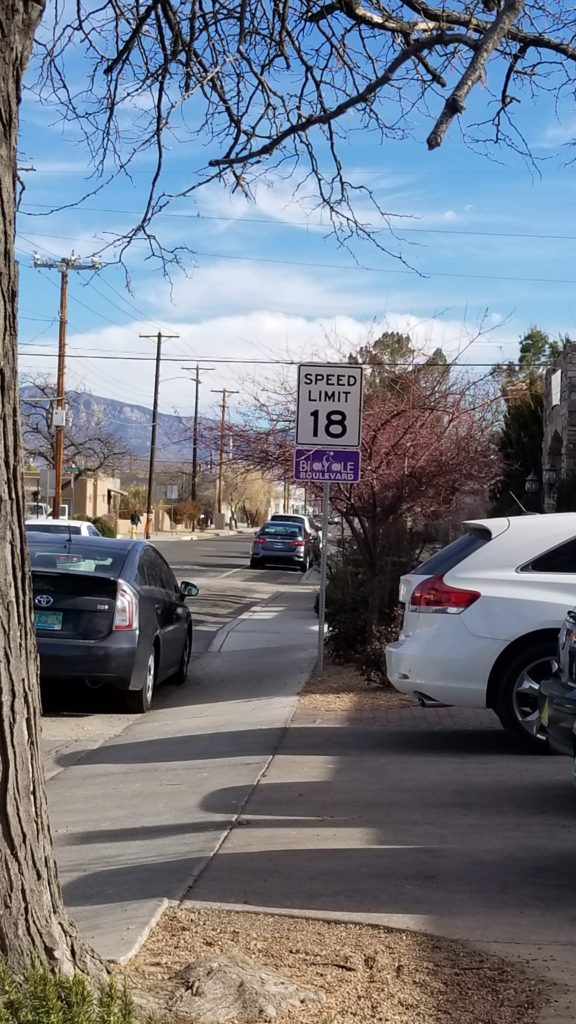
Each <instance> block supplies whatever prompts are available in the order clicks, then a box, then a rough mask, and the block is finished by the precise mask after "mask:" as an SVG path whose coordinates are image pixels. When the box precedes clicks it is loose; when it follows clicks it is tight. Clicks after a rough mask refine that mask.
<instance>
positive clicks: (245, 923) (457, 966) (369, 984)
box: [128, 907, 545, 1024]
mask: <svg viewBox="0 0 576 1024" xmlns="http://www.w3.org/2000/svg"><path fill="white" fill-rule="evenodd" d="M231 951H240V952H242V953H244V954H245V955H246V956H249V957H251V958H252V959H254V960H256V961H258V962H259V963H261V964H263V965H265V966H266V967H269V968H272V969H275V970H279V971H281V972H282V973H283V974H285V975H286V976H287V977H289V978H290V979H292V980H293V981H295V982H297V983H298V984H300V985H304V986H310V987H313V988H318V989H320V990H321V991H322V992H324V993H325V996H326V1001H325V1002H324V1003H323V1004H321V1005H313V1006H307V1007H303V1008H302V1009H301V1010H299V1011H298V1014H297V1018H296V1017H294V1016H292V1015H289V1016H287V1017H284V1018H283V1019H284V1020H286V1021H293V1020H296V1019H297V1020H298V1021H300V1022H301V1024H368V1022H369V1024H494V1022H496V1021H497V1022H498V1024H533V1022H535V1021H536V1020H537V1017H538V1014H539V1010H540V1007H541V1006H542V1003H543V1001H544V996H545V986H544V985H543V984H542V983H541V982H539V981H538V980H534V978H533V976H532V975H528V973H527V972H525V971H524V969H523V968H522V967H521V966H519V965H518V964H516V963H512V962H509V961H506V960H502V959H500V958H498V957H495V956H492V955H488V954H485V953H481V952H478V951H476V950H474V949H471V948H470V947H468V946H465V945H462V944H460V943H456V942H451V941H448V940H444V939H439V938H435V937H433V936H429V935H423V934H418V933H413V932H401V931H395V930H393V929H387V928H377V927H373V926H369V925H356V924H341V923H335V922H325V921H319V920H311V919H309V918H293V917H288V916H279V915H273V914H254V913H241V912H234V911H222V910H213V909H209V908H207V909H196V908H193V909H187V908H185V907H179V908H173V909H170V910H168V911H166V913H165V914H164V915H163V916H162V918H161V920H160V922H159V923H158V925H157V926H156V928H155V929H154V931H153V932H152V933H151V935H150V936H149V938H148V940H147V942H146V943H145V945H144V946H143V948H142V949H141V951H140V953H139V954H138V955H137V956H136V958H135V959H134V960H133V961H131V963H130V965H129V967H128V973H129V975H130V978H131V980H132V981H133V983H134V984H135V986H136V988H137V989H138V990H140V992H142V993H143V994H144V997H146V994H148V996H149V997H151V996H153V997H154V998H155V999H157V998H158V997H162V998H163V999H165V1000H168V999H169V998H170V997H171V996H172V995H173V994H174V992H175V991H176V990H177V987H178V980H177V977H176V976H177V974H178V972H179V971H181V970H182V969H183V968H184V967H185V966H187V965H188V964H189V963H190V962H191V961H193V960H195V959H196V958H198V957H202V956H206V955H209V956H213V955H216V954H219V953H225V952H231ZM254 1024H257V1022H256V1021H255V1022H254Z"/></svg>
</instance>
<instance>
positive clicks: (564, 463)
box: [542, 341, 576, 512]
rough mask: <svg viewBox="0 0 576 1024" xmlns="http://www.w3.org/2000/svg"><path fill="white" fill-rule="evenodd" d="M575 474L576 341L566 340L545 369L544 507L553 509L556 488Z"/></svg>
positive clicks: (546, 509)
mask: <svg viewBox="0 0 576 1024" xmlns="http://www.w3.org/2000/svg"><path fill="white" fill-rule="evenodd" d="M574 473H576V342H573V341H568V342H566V343H565V346H564V348H563V351H562V353H561V355H560V356H559V357H558V359H557V361H556V364H555V365H554V366H553V367H549V369H548V370H546V377H545V391H544V444H543V449H542V478H543V486H544V510H545V512H554V511H555V510H556V488H557V485H558V482H559V480H560V479H562V478H566V477H569V476H571V475H572V474H574Z"/></svg>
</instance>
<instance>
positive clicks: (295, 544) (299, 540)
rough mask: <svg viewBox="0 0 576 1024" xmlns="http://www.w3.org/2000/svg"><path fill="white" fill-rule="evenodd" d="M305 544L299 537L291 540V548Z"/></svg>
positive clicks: (301, 546)
mask: <svg viewBox="0 0 576 1024" xmlns="http://www.w3.org/2000/svg"><path fill="white" fill-rule="evenodd" d="M305 544H306V541H305V540H302V538H301V537H300V538H299V539H298V540H293V541H292V547H293V548H303V547H304V545H305Z"/></svg>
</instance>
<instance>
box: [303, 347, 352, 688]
mask: <svg viewBox="0 0 576 1024" xmlns="http://www.w3.org/2000/svg"><path fill="white" fill-rule="evenodd" d="M362 378H363V374H362V367H361V366H349V365H347V364H343V365H341V364H335V363H328V364H324V365H322V364H319V363H302V364H300V366H299V367H298V406H297V411H296V445H297V447H296V450H295V452H294V478H295V480H299V481H303V482H304V483H305V484H306V483H309V482H310V483H313V482H315V483H320V482H321V483H322V552H321V559H320V600H319V607H318V674H319V675H322V673H323V671H324V630H325V625H326V580H327V575H328V518H329V508H330V484H331V483H348V484H352V483H357V482H358V481H359V480H360V451H359V449H360V445H361V443H362V384H363V379H362Z"/></svg>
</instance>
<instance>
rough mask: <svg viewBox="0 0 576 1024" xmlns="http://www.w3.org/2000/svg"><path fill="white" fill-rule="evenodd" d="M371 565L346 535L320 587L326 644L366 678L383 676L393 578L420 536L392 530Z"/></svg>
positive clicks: (409, 560) (393, 620)
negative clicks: (387, 543) (386, 544)
mask: <svg viewBox="0 0 576 1024" xmlns="http://www.w3.org/2000/svg"><path fill="white" fill-rule="evenodd" d="M390 539H391V541H392V539H393V543H391V544H390V546H389V548H388V550H387V551H382V552H381V554H380V557H379V559H378V565H377V567H376V568H371V569H369V568H368V567H367V566H366V565H365V563H363V562H362V559H361V558H360V556H359V554H358V552H357V550H356V548H355V546H354V544H353V543H352V542H350V541H348V542H347V543H346V544H345V546H344V547H343V549H342V551H341V553H340V556H339V559H338V561H337V563H336V564H335V565H334V564H333V565H332V567H331V568H330V573H329V578H328V584H327V587H326V623H327V625H328V638H327V641H326V647H327V650H328V653H329V654H330V656H331V657H332V658H333V659H334V660H335V661H339V662H346V661H351V662H355V663H356V664H357V665H358V666H359V668H360V670H361V671H362V672H363V673H364V675H366V676H367V678H368V679H376V680H378V681H380V682H382V683H384V682H385V681H386V665H385V658H384V652H385V649H386V644H387V643H389V642H390V641H391V640H393V639H395V637H396V636H397V634H398V584H399V581H400V577H401V576H402V575H403V574H404V573H406V572H408V571H409V570H410V569H411V568H412V566H413V564H414V561H415V560H416V553H417V552H418V551H419V550H420V543H421V542H420V539H419V538H416V537H415V536H410V535H408V533H406V532H404V533H403V535H402V536H400V535H399V533H398V531H395V533H394V535H393V537H392V531H391V535H390Z"/></svg>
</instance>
